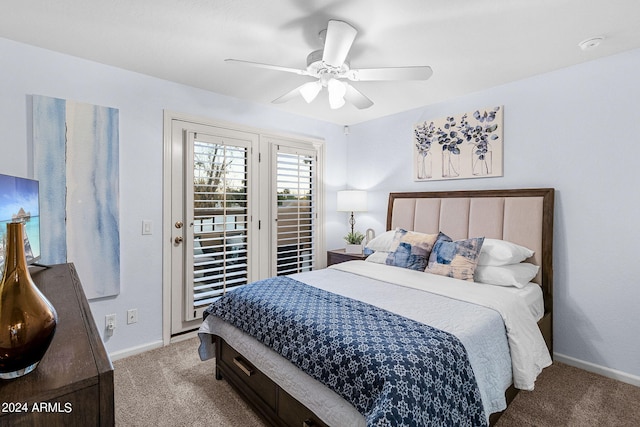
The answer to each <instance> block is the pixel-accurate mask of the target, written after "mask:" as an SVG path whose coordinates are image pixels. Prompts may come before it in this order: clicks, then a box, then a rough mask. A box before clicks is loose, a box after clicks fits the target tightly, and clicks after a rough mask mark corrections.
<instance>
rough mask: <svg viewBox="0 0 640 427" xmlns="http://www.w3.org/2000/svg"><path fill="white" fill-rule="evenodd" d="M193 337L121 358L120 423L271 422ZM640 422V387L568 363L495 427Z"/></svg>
mask: <svg viewBox="0 0 640 427" xmlns="http://www.w3.org/2000/svg"><path fill="white" fill-rule="evenodd" d="M197 347H198V341H197V339H190V340H187V341H183V342H179V343H176V344H172V345H170V346H168V347H164V348H160V349H156V350H152V351H149V352H146V353H143V354H140V355H136V356H132V357H128V358H126V359H122V360H118V361H116V362H114V366H115V404H116V425H117V426H118V427H129V426H172V427H173V426H194V427H198V426H223V427H227V426H228V427H235V426H238V427H240V426H242V427H245V426H258V427H259V426H264V425H265V424H264V423H263V422H262V421H261V420H260V419H259V418H258V417H257V416H256V415H255V414H254V413H253V412H252V411H251V409H249V407H248V406H247V405H246V404H245V403H244V402H243V401H242V399H240V398H239V397H238V396H237V395H236V394H235V392H234V391H233V390H232V389H231V387H230V386H229V385H228V384H227V383H226V382H225V381H216V380H215V378H214V377H213V371H214V366H215V362H214V361H213V360H210V361H207V362H201V361H200V359H199V358H198V355H197ZM511 426H517V427H526V426H536V427H561V426H567V427H574V426H575V427H586V426H616V427H618V426H630V427H631V426H633V427H635V426H640V388H638V387H634V386H632V385H629V384H625V383H621V382H618V381H614V380H611V379H609V378H605V377H602V376H600V375H596V374H592V373H590V372H586V371H583V370H580V369H576V368H573V367H571V366H567V365H564V364H561V363H555V364H554V365H553V366H550V367H549V368H547V369H545V370H544V372H543V373H542V374H541V375H540V377H539V378H538V381H537V382H536V389H535V390H534V391H533V392H520V393H519V394H518V396H517V397H516V398H515V400H514V401H513V403H512V404H511V406H510V407H509V408H508V409H507V411H506V412H505V414H504V415H503V416H502V418H501V419H500V420H499V421H498V424H497V426H496V427H511Z"/></svg>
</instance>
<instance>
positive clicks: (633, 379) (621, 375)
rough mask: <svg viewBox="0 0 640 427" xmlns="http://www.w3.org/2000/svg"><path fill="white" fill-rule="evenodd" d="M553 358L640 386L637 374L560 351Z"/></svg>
mask: <svg viewBox="0 0 640 427" xmlns="http://www.w3.org/2000/svg"><path fill="white" fill-rule="evenodd" d="M553 359H554V360H555V361H558V362H561V363H564V364H567V365H570V366H574V367H576V368H580V369H584V370H585V371H589V372H593V373H594V374H600V375H602V376H604V377H607V378H612V379H614V380H618V381H622V382H624V383H627V384H631V385H634V386H636V387H640V377H638V376H636V375H632V374H628V373H626V372H622V371H617V370H615V369H611V368H607V367H604V366H600V365H596V364H595V363H591V362H585V361H584V360H580V359H575V358H573V357H569V356H566V355H564V354H560V353H553Z"/></svg>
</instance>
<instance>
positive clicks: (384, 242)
mask: <svg viewBox="0 0 640 427" xmlns="http://www.w3.org/2000/svg"><path fill="white" fill-rule="evenodd" d="M395 235H396V230H389V231H385V232H384V233H382V234H381V235H379V236H378V237H374V238H373V239H371V241H370V242H369V243H367V245H366V246H365V248H367V249H371V250H372V251H382V252H391V245H392V243H393V238H394V237H395Z"/></svg>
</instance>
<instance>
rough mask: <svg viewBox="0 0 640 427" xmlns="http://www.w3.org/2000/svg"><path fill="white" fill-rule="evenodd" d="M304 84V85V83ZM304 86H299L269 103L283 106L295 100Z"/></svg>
mask: <svg viewBox="0 0 640 427" xmlns="http://www.w3.org/2000/svg"><path fill="white" fill-rule="evenodd" d="M305 84H306V83H305ZM302 86H304V85H300V86H298V87H297V88H295V89H293V90H291V91H289V92H287V93H285V94H284V95H282V96H281V97H279V98H276V99H274V100H273V101H271V103H272V104H283V103H285V102H287V101H291V100H292V99H293V98H295V97H296V96H298V95H300V88H301V87H302Z"/></svg>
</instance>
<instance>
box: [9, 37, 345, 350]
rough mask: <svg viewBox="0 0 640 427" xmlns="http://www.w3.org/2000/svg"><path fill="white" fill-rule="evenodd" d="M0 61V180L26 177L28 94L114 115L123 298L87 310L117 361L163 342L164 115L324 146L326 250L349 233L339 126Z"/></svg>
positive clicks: (107, 75)
mask: <svg viewBox="0 0 640 427" xmlns="http://www.w3.org/2000/svg"><path fill="white" fill-rule="evenodd" d="M0 58H1V60H0V62H1V63H2V66H1V67H0V173H4V174H11V175H19V176H32V170H31V168H32V166H31V155H32V153H31V149H30V146H29V138H28V135H29V133H30V123H29V117H30V110H29V105H28V99H29V95H32V94H37V95H45V96H51V97H57V98H63V99H69V100H74V101H79V102H86V103H90V104H96V105H102V106H107V107H114V108H118V109H119V110H120V227H121V287H120V295H118V296H117V297H114V298H105V299H102V300H96V301H92V302H91V303H90V305H91V310H92V312H93V315H94V318H95V320H96V324H97V326H98V329H100V330H101V333H103V332H104V331H103V329H102V328H103V327H104V316H105V315H106V314H110V313H116V314H117V317H118V326H117V328H116V331H115V333H114V334H113V336H111V337H107V338H105V341H106V347H107V351H108V352H110V353H114V352H122V351H124V350H129V349H132V348H136V347H144V346H148V345H153V344H154V343H155V344H157V343H158V342H160V341H161V340H162V235H161V231H162V195H163V193H162V192H163V189H162V173H163V165H162V163H163V134H162V133H163V110H165V109H166V110H170V111H173V112H179V113H186V114H192V115H196V116H201V117H207V118H210V119H213V120H221V121H228V122H235V123H238V124H245V125H249V126H252V127H257V128H262V129H267V130H276V131H280V132H284V133H288V134H300V135H304V136H310V137H316V138H323V139H325V141H326V177H327V182H326V186H325V188H326V190H327V197H326V214H325V215H326V218H327V227H326V235H327V236H328V237H327V247H329V248H331V247H340V246H342V243H341V239H340V236H342V235H343V234H344V233H345V232H346V218H343V217H342V215H341V214H339V213H337V212H336V211H335V191H336V189H342V188H344V187H345V182H346V164H345V161H346V148H345V136H344V134H343V129H342V126H337V125H334V124H330V123H326V122H320V121H314V120H310V119H306V118H302V117H298V116H295V115H291V114H285V113H283V112H281V111H279V110H277V109H275V108H269V107H264V106H261V105H257V104H253V103H249V102H244V101H240V100H237V99H233V98H229V97H225V96H221V95H217V94H214V93H211V92H206V91H203V90H198V89H194V88H191V87H187V86H184V85H179V84H175V83H171V82H167V81H163V80H160V79H156V78H152V77H148V76H145V75H141V74H137V73H132V72H128V71H124V70H122V69H117V68H114V67H109V66H105V65H102V64H98V63H95V62H90V61H85V60H80V59H78V58H74V57H70V56H67V55H62V54H59V53H55V52H51V51H47V50H43V49H39V48H35V47H32V46H28V45H24V44H19V43H15V42H13V41H9V40H6V39H0ZM43 214H46V213H43ZM143 219H148V220H151V221H153V227H154V233H153V235H151V236H142V235H141V230H142V228H141V227H142V220H143ZM42 233H46V230H42ZM87 250H90V248H87ZM70 261H72V260H70ZM96 262H100V261H99V260H96ZM80 279H81V280H82V277H81V278H80ZM130 308H137V309H138V317H139V320H138V323H136V324H133V325H127V324H126V312H127V309H130Z"/></svg>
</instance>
